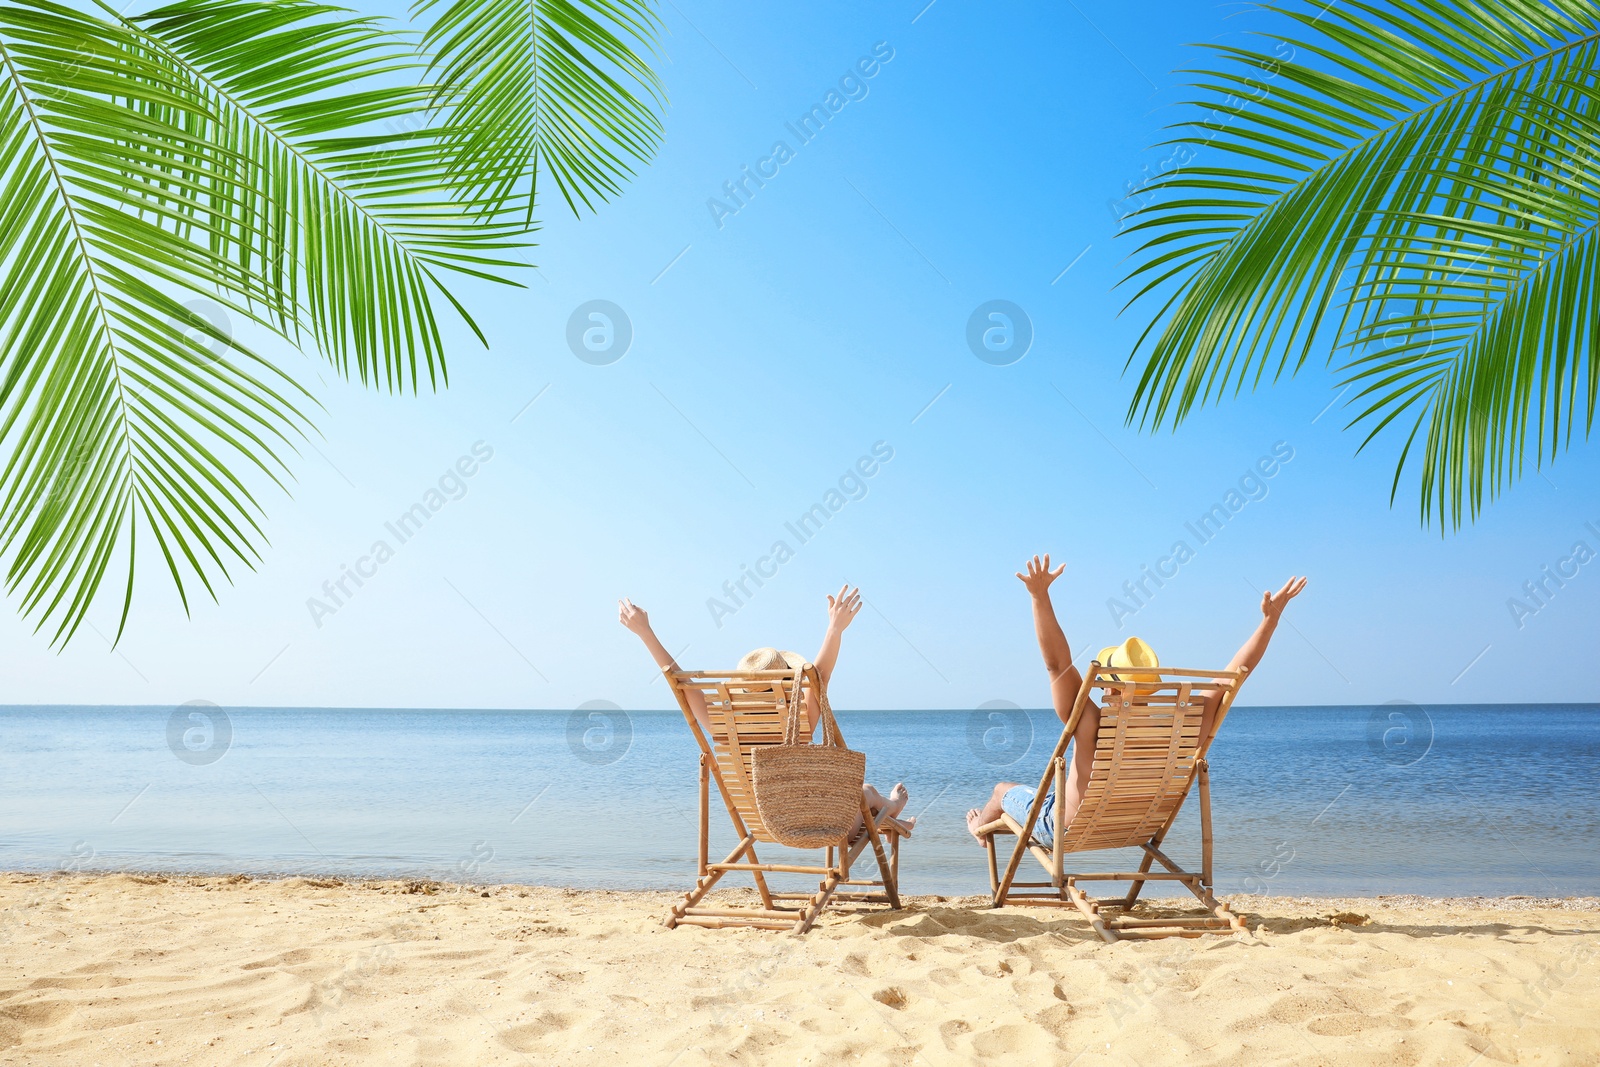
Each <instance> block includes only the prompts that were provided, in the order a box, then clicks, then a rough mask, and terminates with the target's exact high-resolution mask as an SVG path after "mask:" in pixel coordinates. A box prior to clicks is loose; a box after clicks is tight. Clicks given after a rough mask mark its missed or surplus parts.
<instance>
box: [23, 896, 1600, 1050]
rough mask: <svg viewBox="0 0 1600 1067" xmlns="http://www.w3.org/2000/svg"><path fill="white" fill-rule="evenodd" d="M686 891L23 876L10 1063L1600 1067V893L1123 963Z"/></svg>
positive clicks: (1360, 910)
mask: <svg viewBox="0 0 1600 1067" xmlns="http://www.w3.org/2000/svg"><path fill="white" fill-rule="evenodd" d="M672 896H673V895H672V894H667V893H637V892H587V891H585V892H576V891H572V890H563V889H545V888H531V887H521V886H481V887H474V888H471V889H466V888H462V887H456V886H442V885H434V884H429V883H403V882H336V881H321V880H310V879H299V878H297V879H285V880H250V879H245V878H242V877H236V878H234V879H227V878H216V877H194V878H190V877H174V878H156V877H145V876H135V875H59V876H53V877H42V878H41V877H33V876H28V875H0V1062H3V1063H7V1064H12V1063H15V1064H29V1065H36V1064H37V1065H44V1064H72V1065H74V1067H89V1065H94V1064H100V1065H103V1067H125V1065H135V1064H136V1065H140V1067H143V1065H156V1064H159V1065H167V1064H174V1065H176V1064H194V1065H211V1064H249V1065H252V1067H301V1065H303V1067H330V1065H339V1064H386V1065H387V1064H394V1065H407V1064H466V1065H473V1067H479V1065H490V1064H545V1063H560V1064H591V1063H592V1064H608V1065H611V1064H624V1063H626V1064H669V1063H670V1064H677V1065H680V1067H693V1065H698V1064H726V1063H739V1064H819V1065H820V1064H830V1065H831V1064H841V1063H842V1064H856V1063H861V1064H906V1065H909V1064H924V1065H929V1067H936V1065H941V1064H965V1063H990V1062H998V1061H1002V1060H1004V1061H1007V1062H1016V1063H1030V1064H1035V1063H1037V1064H1065V1063H1069V1062H1070V1063H1075V1064H1078V1065H1080V1067H1094V1065H1106V1064H1116V1065H1140V1067H1154V1065H1157V1064H1169V1063H1186V1064H1250V1063H1271V1064H1305V1065H1311V1064H1373V1065H1377V1064H1386V1065H1387V1064H1401V1065H1403V1064H1441V1065H1442V1064H1450V1065H1455V1067H1466V1065H1468V1064H1480V1065H1484V1067H1487V1065H1490V1064H1503V1063H1514V1064H1594V1063H1600V1013H1597V1011H1596V1006H1597V1005H1600V900H1594V899H1588V900H1576V901H1575V900H1569V901H1534V900H1522V899H1515V898H1513V899H1509V900H1466V901H1430V900H1423V899H1418V898H1379V899H1376V900H1372V899H1368V900H1304V899H1285V898H1261V897H1255V898H1235V899H1234V905H1235V907H1236V908H1240V909H1242V910H1244V911H1246V912H1247V913H1248V914H1249V915H1250V916H1251V919H1250V923H1251V929H1252V931H1254V934H1253V936H1251V937H1249V938H1222V937H1216V938H1210V939H1198V940H1189V939H1171V940H1166V941H1159V942H1144V943H1135V942H1124V943H1119V944H1116V945H1105V944H1102V943H1101V942H1100V941H1098V940H1097V939H1095V938H1094V937H1093V936H1092V934H1091V932H1090V931H1089V929H1088V927H1086V926H1085V925H1084V924H1083V923H1082V922H1080V921H1079V920H1078V919H1077V918H1076V916H1075V914H1074V913H1072V912H1069V911H1058V910H1054V909H1039V908H1007V909H1005V910H1001V911H994V910H990V909H988V908H986V907H984V903H985V901H984V899H983V898H960V899H955V898H951V899H946V898H939V897H912V898H909V899H908V901H907V904H908V907H907V908H906V910H904V911H902V912H899V913H892V914H890V913H879V914H875V915H848V914H833V915H829V916H827V917H825V918H824V920H823V921H822V923H821V924H820V925H819V926H818V927H817V929H816V930H814V931H813V932H812V933H811V934H810V935H809V936H807V937H805V938H803V939H802V938H795V937H792V936H789V935H787V934H772V933H760V932H756V931H749V930H741V931H715V930H699V929H692V928H683V929H678V930H667V929H664V928H663V927H662V926H661V918H662V916H663V915H664V914H665V912H666V910H667V907H668V904H669V902H670V900H671V899H672ZM724 899H732V897H731V895H730V896H728V897H725V898H724ZM1075 1057H1076V1058H1075Z"/></svg>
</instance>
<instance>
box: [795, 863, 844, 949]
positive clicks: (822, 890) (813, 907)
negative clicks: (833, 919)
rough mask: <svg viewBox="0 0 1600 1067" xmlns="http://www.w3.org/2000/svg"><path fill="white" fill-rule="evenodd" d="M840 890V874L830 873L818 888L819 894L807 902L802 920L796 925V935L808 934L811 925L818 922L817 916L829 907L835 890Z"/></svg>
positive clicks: (801, 916)
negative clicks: (829, 899)
mask: <svg viewBox="0 0 1600 1067" xmlns="http://www.w3.org/2000/svg"><path fill="white" fill-rule="evenodd" d="M838 888H839V872H838V871H837V870H833V871H829V872H828V877H826V878H824V879H823V880H822V883H821V884H820V885H818V886H817V893H816V895H815V896H813V897H812V898H811V899H810V900H809V901H807V902H806V906H805V909H804V910H803V911H801V912H800V918H799V920H798V921H796V922H795V924H794V932H795V933H796V934H803V933H806V932H807V931H809V930H810V929H811V924H812V923H814V922H816V921H817V916H819V915H821V914H822V909H823V908H826V907H827V906H828V898H829V897H831V896H833V893H834V890H836V889H838Z"/></svg>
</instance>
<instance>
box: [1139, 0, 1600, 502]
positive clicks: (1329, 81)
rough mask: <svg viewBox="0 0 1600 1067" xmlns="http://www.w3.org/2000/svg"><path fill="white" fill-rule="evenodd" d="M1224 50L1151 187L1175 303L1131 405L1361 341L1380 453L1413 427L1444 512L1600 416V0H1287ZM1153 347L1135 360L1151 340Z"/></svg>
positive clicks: (1411, 456) (1148, 224) (1148, 222)
mask: <svg viewBox="0 0 1600 1067" xmlns="http://www.w3.org/2000/svg"><path fill="white" fill-rule="evenodd" d="M1274 10H1275V11H1277V12H1278V13H1279V14H1280V15H1281V16H1282V17H1284V18H1285V19H1286V20H1288V21H1289V22H1290V23H1291V24H1294V25H1295V26H1296V27H1297V29H1298V33H1297V35H1295V36H1292V37H1288V38H1286V39H1285V40H1284V41H1283V42H1280V43H1279V44H1278V45H1277V46H1275V47H1274V48H1273V49H1272V50H1270V51H1268V50H1257V51H1252V50H1245V49H1232V48H1225V49H1218V50H1217V52H1218V53H1219V54H1220V55H1221V57H1222V58H1223V59H1224V60H1225V63H1224V64H1223V65H1222V67H1221V68H1220V69H1218V70H1214V71H1206V72H1199V74H1200V81H1199V82H1198V84H1197V87H1198V88H1199V89H1200V91H1201V95H1200V97H1199V98H1198V100H1197V102H1198V103H1199V104H1200V105H1201V106H1206V107H1208V109H1209V115H1208V118H1207V119H1206V120H1204V121H1202V122H1200V123H1195V124H1192V125H1191V126H1190V127H1189V128H1187V129H1186V130H1185V131H1184V132H1183V134H1182V135H1181V136H1179V137H1177V138H1176V139H1175V140H1174V141H1172V142H1170V143H1171V144H1172V145H1173V146H1174V151H1175V154H1176V155H1177V156H1178V158H1179V159H1180V160H1181V161H1183V162H1187V161H1188V160H1189V159H1192V160H1194V164H1193V165H1189V166H1181V167H1178V168H1175V169H1173V170H1171V171H1169V172H1168V173H1167V174H1166V175H1165V176H1163V177H1162V178H1161V179H1159V180H1158V181H1156V182H1154V183H1153V187H1152V190H1151V191H1152V192H1153V193H1155V194H1156V195H1157V197H1158V200H1157V201H1156V202H1155V203H1153V204H1151V205H1149V206H1148V207H1145V208H1142V209H1141V210H1140V211H1138V212H1136V213H1135V215H1134V219H1133V224H1132V225H1131V226H1130V227H1129V228H1128V229H1129V232H1132V233H1137V234H1139V235H1140V236H1141V238H1142V239H1143V243H1142V245H1141V249H1140V261H1139V262H1138V264H1137V265H1136V266H1135V268H1134V269H1133V270H1132V271H1131V272H1130V274H1129V276H1128V282H1130V283H1133V284H1134V285H1136V286H1137V287H1138V288H1137V291H1136V292H1135V294H1134V297H1133V301H1134V302H1154V301H1156V300H1160V301H1161V303H1160V307H1159V309H1158V310H1157V311H1156V312H1155V313H1154V315H1153V316H1152V321H1151V323H1150V326H1149V327H1148V328H1147V329H1146V331H1145V333H1144V335H1143V336H1142V337H1141V339H1140V343H1139V349H1140V350H1144V351H1145V353H1146V357H1145V364H1144V368H1143V371H1142V373H1141V375H1140V378H1139V382H1138V386H1137V388H1136V391H1135V395H1134V399H1133V402H1132V405H1131V406H1130V409H1129V418H1130V420H1132V419H1138V420H1140V421H1141V422H1142V423H1143V424H1145V425H1148V426H1151V427H1156V426H1160V425H1162V424H1164V423H1171V424H1174V425H1175V424H1176V423H1178V422H1180V421H1182V420H1183V419H1184V418H1185V417H1187V416H1188V415H1189V414H1191V413H1192V411H1193V409H1194V408H1195V406H1196V405H1199V404H1204V403H1207V402H1210V401H1214V400H1217V399H1220V398H1221V397H1222V396H1224V395H1227V394H1228V393H1229V392H1230V391H1234V392H1236V391H1238V390H1240V389H1242V388H1243V387H1244V386H1246V385H1250V386H1254V385H1256V384H1258V383H1259V382H1260V380H1261V379H1262V378H1263V377H1265V376H1266V374H1267V373H1268V371H1269V370H1270V372H1271V374H1272V375H1273V377H1274V378H1276V377H1277V376H1279V375H1281V374H1283V373H1286V372H1287V373H1293V372H1295V371H1297V370H1298V369H1299V368H1300V367H1302V366H1303V365H1304V363H1305V362H1306V360H1307V359H1308V358H1309V357H1310V355H1311V354H1312V352H1313V350H1315V349H1316V348H1317V346H1319V345H1321V346H1324V347H1326V348H1327V350H1328V351H1330V352H1331V353H1334V354H1335V355H1336V358H1338V354H1343V358H1342V362H1340V363H1339V369H1340V371H1341V373H1342V384H1345V385H1347V386H1349V387H1351V389H1350V392H1351V397H1350V402H1351V403H1353V404H1355V405H1356V412H1355V416H1354V419H1353V421H1352V425H1361V426H1362V427H1363V428H1364V429H1365V430H1366V437H1365V439H1364V441H1363V447H1365V446H1366V445H1367V444H1368V443H1369V442H1371V441H1372V440H1373V439H1374V438H1375V437H1376V436H1377V435H1378V434H1380V433H1382V432H1384V431H1385V430H1387V429H1389V428H1390V427H1395V428H1397V429H1399V430H1401V431H1403V432H1406V433H1408V435H1409V436H1408V437H1407V438H1406V443H1405V444H1404V446H1403V447H1402V448H1401V451H1400V458H1399V462H1398V465H1397V469H1396V472H1395V483H1394V486H1393V487H1392V489H1391V494H1393V493H1395V492H1397V491H1398V487H1399V482H1400V479H1401V477H1402V474H1403V472H1404V471H1405V470H1406V469H1407V464H1408V463H1410V462H1415V463H1416V464H1417V466H1418V467H1419V468H1420V481H1421V509H1422V516H1423V519H1424V521H1428V520H1430V519H1431V518H1433V517H1434V516H1435V515H1437V516H1438V517H1439V518H1440V519H1441V521H1444V520H1446V519H1448V521H1449V522H1450V523H1452V524H1454V525H1459V524H1460V523H1461V522H1462V521H1463V519H1464V518H1466V517H1469V516H1475V515H1476V514H1477V513H1478V511H1479V509H1480V508H1481V507H1482V505H1483V503H1484V501H1485V499H1486V498H1488V499H1493V498H1494V497H1495V496H1496V495H1497V494H1498V493H1499V492H1501V491H1502V490H1503V488H1504V487H1505V485H1506V484H1508V483H1509V481H1510V480H1512V479H1514V478H1515V477H1517V476H1518V475H1520V473H1521V472H1522V470H1523V464H1524V460H1525V458H1526V456H1527V454H1528V453H1529V452H1530V451H1531V452H1532V454H1533V458H1534V460H1535V463H1539V462H1541V460H1542V458H1543V457H1545V456H1552V457H1553V456H1554V455H1555V454H1556V453H1557V452H1558V451H1559V450H1560V449H1561V448H1564V447H1567V446H1568V445H1569V444H1570V441H1571V436H1572V432H1573V428H1574V426H1575V425H1577V424H1581V425H1582V428H1583V433H1584V435H1585V436H1587V434H1588V432H1589V430H1590V428H1591V426H1592V422H1593V418H1594V414H1595V407H1596V405H1595V400H1596V384H1597V381H1600V376H1597V375H1600V371H1597V367H1596V364H1595V362H1594V360H1593V358H1592V355H1591V353H1592V352H1593V347H1592V346H1593V343H1594V341H1595V340H1596V334H1597V330H1600V318H1597V316H1596V314H1595V305H1594V302H1593V301H1594V296H1593V293H1594V281H1595V274H1594V269H1595V264H1594V258H1595V255H1596V251H1595V233H1594V231H1595V227H1596V223H1597V215H1600V208H1597V204H1600V175H1597V173H1596V169H1595V166H1594V163H1593V160H1594V159H1595V158H1596V155H1595V148H1596V146H1597V141H1596V137H1597V126H1596V122H1597V119H1600V90H1597V88H1596V86H1595V72H1596V70H1597V63H1596V60H1597V51H1596V42H1597V41H1600V6H1597V5H1596V4H1593V3H1590V2H1587V0H1560V2H1548V3H1538V2H1531V0H1479V2H1478V3H1475V4H1473V5H1470V6H1469V7H1466V8H1459V7H1457V6H1455V5H1453V4H1447V3H1442V2H1438V0H1389V2H1384V3H1342V4H1340V5H1335V6H1330V7H1328V8H1327V9H1325V10H1324V9H1323V8H1322V7H1321V6H1318V7H1316V8H1313V9H1305V10H1302V9H1282V8H1277V9H1274ZM1135 355H1137V351H1136V353H1135Z"/></svg>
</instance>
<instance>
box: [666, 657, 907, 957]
mask: <svg viewBox="0 0 1600 1067" xmlns="http://www.w3.org/2000/svg"><path fill="white" fill-rule="evenodd" d="M664 673H665V674H666V676H667V684H668V685H670V686H671V687H672V691H673V693H674V695H676V697H677V698H678V706H679V707H680V708H681V709H682V711H683V716H684V718H685V719H686V720H688V723H689V729H690V730H692V731H693V732H694V738H695V741H696V742H697V743H698V744H699V746H700V853H699V877H698V878H697V879H696V881H695V884H694V888H692V889H690V890H689V891H688V892H687V893H685V894H684V896H683V900H682V901H680V902H679V903H677V904H675V905H673V908H672V912H671V914H669V915H668V916H667V926H668V927H669V928H671V927H675V926H678V925H680V924H686V925H693V926H706V927H712V928H722V927H730V926H754V927H759V928H762V929H769V930H791V931H793V932H794V933H796V934H803V933H805V932H806V931H807V930H809V929H811V925H812V924H813V923H814V922H816V920H817V916H818V915H820V914H821V913H822V909H823V908H826V907H828V906H829V905H831V904H837V903H840V902H850V903H854V904H858V905H868V904H887V905H888V906H889V907H890V908H893V909H895V910H899V907H900V892H899V877H900V832H899V829H898V827H896V826H895V825H894V824H893V823H892V822H890V821H889V820H888V819H887V818H886V817H880V818H879V819H878V820H877V821H876V822H875V821H874V820H873V818H872V815H871V813H870V812H869V811H868V809H867V804H866V801H865V799H863V800H862V802H861V817H862V820H863V821H864V823H865V832H864V833H860V834H858V835H856V837H855V839H854V840H853V841H852V840H848V839H846V838H841V839H840V841H839V843H838V844H837V845H833V846H829V847H828V848H826V849H822V850H820V851H821V852H822V853H823V856H822V862H820V863H814V864H804V863H762V862H761V860H760V859H759V858H758V857H757V855H756V845H757V844H758V843H760V844H767V843H772V842H773V841H774V838H773V837H772V836H771V835H770V834H769V833H768V832H767V829H766V827H765V826H763V825H762V822H761V816H760V813H758V812H757V811H756V803H755V796H754V793H753V792H752V790H751V786H750V782H751V775H752V770H753V767H752V756H753V753H754V752H755V750H756V749H757V748H760V747H761V746H763V745H776V744H778V743H780V742H781V741H782V740H783V730H784V720H785V715H786V713H787V707H788V703H789V700H790V699H791V697H792V696H793V694H794V691H795V687H796V686H802V685H803V686H809V687H815V688H814V689H813V690H812V691H813V692H819V693H820V692H821V690H822V682H821V679H820V678H819V676H818V675H817V669H816V668H815V667H814V666H812V665H811V664H809V663H808V664H806V665H805V666H804V667H803V668H799V669H784V670H767V671H673V670H666V671H665V672H664ZM691 690H698V691H699V692H700V694H701V695H702V697H703V698H704V699H705V703H706V711H707V717H708V718H709V719H710V722H711V731H710V736H709V737H708V736H707V734H706V731H705V730H703V729H701V726H700V722H699V720H697V719H696V718H695V716H694V712H693V710H692V708H691V706H690V704H689V700H688V698H687V696H686V693H688V692H689V691H691ZM712 782H715V783H716V786H717V792H718V793H719V794H720V795H721V797H722V802H723V804H724V806H725V807H726V808H727V809H728V818H729V819H731V820H732V822H733V830H734V834H735V836H736V837H737V838H738V842H739V843H738V844H737V845H736V846H734V849H733V851H732V852H730V853H728V856H727V858H726V859H724V860H723V861H722V862H720V863H712V862H711V861H710V831H711V811H710V808H711V783H712ZM885 837H887V838H888V839H889V844H888V848H887V850H886V849H885V847H884V838H885ZM868 845H871V846H872V851H873V856H874V859H875V860H876V861H877V873H878V877H877V878H861V877H854V876H853V875H854V874H856V873H857V872H853V871H852V869H851V868H852V865H853V864H854V863H855V862H856V860H857V859H858V858H860V856H861V853H862V851H863V850H865V849H866V848H867V846H868ZM730 871H747V872H749V873H750V874H751V876H752V877H753V878H754V879H755V884H756V892H757V893H759V894H760V896H761V907H759V908H734V907H704V906H702V905H701V903H700V902H701V900H702V898H704V897H705V895H706V893H707V892H709V891H710V890H711V887H712V886H714V885H716V884H717V882H718V881H720V880H721V878H722V876H723V875H725V874H727V873H728V872H730ZM771 872H783V873H788V874H814V875H817V876H818V877H819V878H820V879H821V881H820V883H819V885H818V886H817V891H816V892H815V893H776V892H773V890H772V889H771V888H770V887H769V886H768V885H767V880H766V874H768V873H771ZM852 886H853V887H860V888H857V889H849V888H841V887H852Z"/></svg>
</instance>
